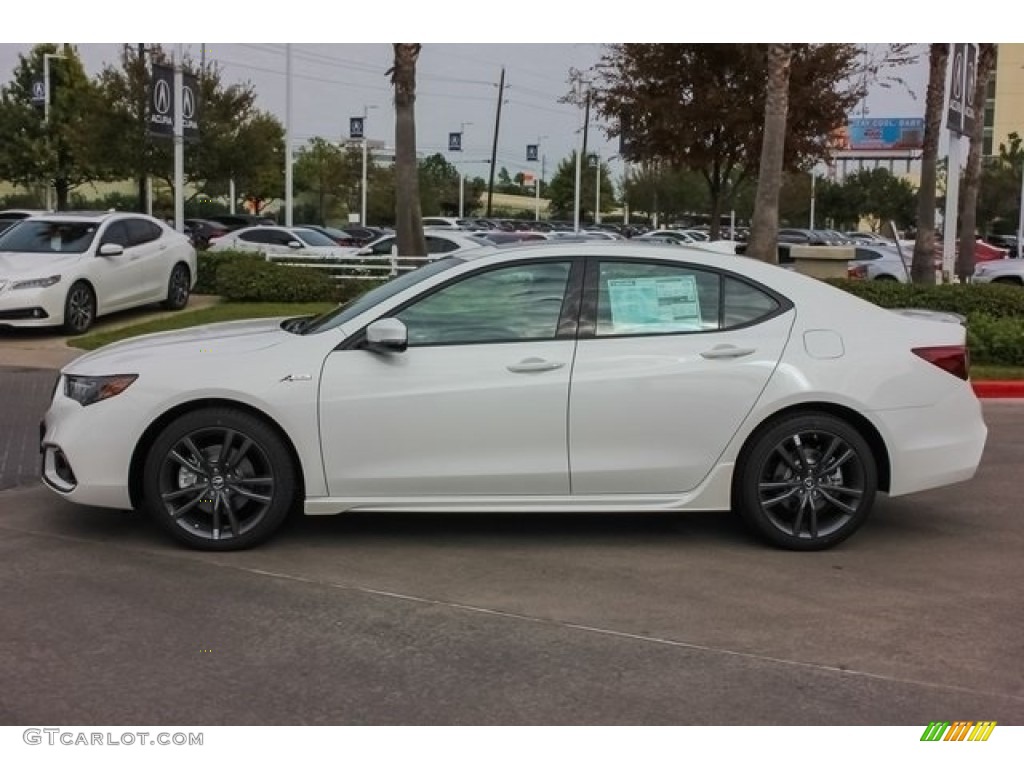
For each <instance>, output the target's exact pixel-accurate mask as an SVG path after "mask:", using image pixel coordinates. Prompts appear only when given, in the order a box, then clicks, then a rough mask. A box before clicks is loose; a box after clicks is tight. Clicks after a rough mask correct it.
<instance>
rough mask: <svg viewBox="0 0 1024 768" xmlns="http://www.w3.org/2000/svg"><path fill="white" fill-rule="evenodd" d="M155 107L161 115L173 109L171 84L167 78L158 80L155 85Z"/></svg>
mask: <svg viewBox="0 0 1024 768" xmlns="http://www.w3.org/2000/svg"><path fill="white" fill-rule="evenodd" d="M153 109H155V110H156V112H157V114H159V115H166V114H167V113H168V112H170V111H171V86H170V85H169V84H168V82H167V81H166V80H157V81H156V85H154V86H153Z"/></svg>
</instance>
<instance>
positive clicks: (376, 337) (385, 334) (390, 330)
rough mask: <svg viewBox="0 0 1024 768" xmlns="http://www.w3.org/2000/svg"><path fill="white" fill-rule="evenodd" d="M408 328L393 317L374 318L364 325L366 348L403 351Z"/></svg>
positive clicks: (374, 350) (373, 350)
mask: <svg viewBox="0 0 1024 768" xmlns="http://www.w3.org/2000/svg"><path fill="white" fill-rule="evenodd" d="M408 347H409V329H408V328H406V327H405V323H403V322H402V321H401V320H399V319H398V318H395V317H386V318H384V319H383V320H374V321H373V322H372V323H370V324H369V325H368V326H366V348H367V349H369V350H370V351H372V352H405V350H406V349H408Z"/></svg>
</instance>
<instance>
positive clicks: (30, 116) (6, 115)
mask: <svg viewBox="0 0 1024 768" xmlns="http://www.w3.org/2000/svg"><path fill="white" fill-rule="evenodd" d="M46 54H50V55H51V56H52V55H58V56H60V58H51V59H50V64H49V70H50V106H49V119H48V120H44V109H43V107H42V106H39V107H37V106H34V105H33V104H32V85H33V82H34V81H36V80H42V79H43V68H44V63H43V62H44V56H45V55H46ZM101 113H102V106H101V102H100V99H99V94H98V91H97V89H96V87H95V85H94V84H93V82H92V81H91V80H90V79H89V77H88V76H87V75H86V74H85V70H84V68H83V67H82V61H81V59H80V58H79V56H78V51H77V50H76V49H75V48H74V47H73V46H65V47H64V49H63V51H61V52H59V51H58V47H57V46H56V45H54V44H52V43H42V44H39V45H36V46H34V47H33V48H32V50H31V51H30V52H29V53H28V55H27V56H26V55H22V54H19V56H18V64H17V66H16V67H15V68H14V78H13V79H12V80H11V82H9V83H8V84H6V85H4V86H3V87H2V88H0V136H2V137H3V140H2V141H0V178H4V179H6V180H8V181H10V182H13V183H15V184H22V185H25V186H29V185H32V184H36V183H40V182H42V183H44V184H46V185H48V186H50V187H52V188H53V190H54V191H55V192H56V199H57V208H58V209H65V208H67V206H68V202H69V196H70V192H71V190H73V189H75V188H76V187H78V186H79V185H81V184H84V183H86V182H90V181H101V180H104V179H106V178H109V172H108V169H106V168H105V167H104V166H103V164H102V162H101V158H100V156H99V153H98V151H97V150H98V142H97V141H96V119H97V117H98V116H99V115H100V114H101Z"/></svg>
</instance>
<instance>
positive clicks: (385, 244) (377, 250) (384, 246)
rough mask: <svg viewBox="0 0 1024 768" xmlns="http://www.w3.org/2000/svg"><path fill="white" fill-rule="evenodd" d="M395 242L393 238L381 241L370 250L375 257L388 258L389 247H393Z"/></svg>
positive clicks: (389, 253)
mask: <svg viewBox="0 0 1024 768" xmlns="http://www.w3.org/2000/svg"><path fill="white" fill-rule="evenodd" d="M395 242H396V240H395V238H393V237H389V238H388V239H387V240H381V241H380V242H379V243H377V244H376V245H375V246H373V247H372V248H371V249H370V250H371V251H373V253H374V254H375V255H378V256H390V255H391V246H393V245H394V244H395Z"/></svg>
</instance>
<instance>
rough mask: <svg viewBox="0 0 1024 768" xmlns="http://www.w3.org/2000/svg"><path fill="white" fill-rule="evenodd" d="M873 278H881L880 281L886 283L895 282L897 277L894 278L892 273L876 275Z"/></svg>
mask: <svg viewBox="0 0 1024 768" xmlns="http://www.w3.org/2000/svg"><path fill="white" fill-rule="evenodd" d="M875 280H881V281H882V282H887V283H895V282H896V281H897V280H898V278H895V277H893V276H892V275H879V276H878V277H876V278H875Z"/></svg>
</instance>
